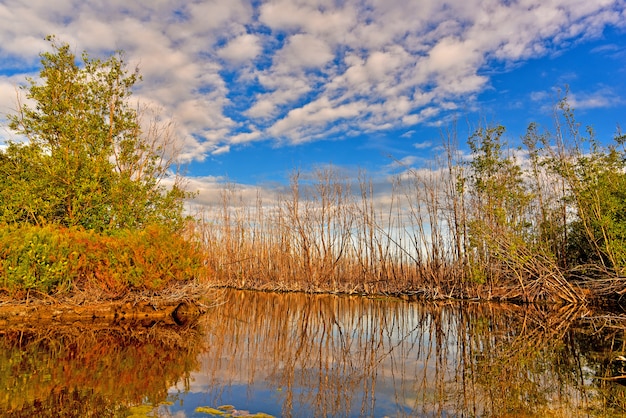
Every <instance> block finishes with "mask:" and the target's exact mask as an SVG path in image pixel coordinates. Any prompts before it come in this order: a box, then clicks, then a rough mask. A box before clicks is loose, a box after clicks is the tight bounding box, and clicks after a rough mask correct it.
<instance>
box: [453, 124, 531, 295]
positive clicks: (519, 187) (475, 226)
mask: <svg viewBox="0 0 626 418" xmlns="http://www.w3.org/2000/svg"><path fill="white" fill-rule="evenodd" d="M504 132H505V128H504V127H503V126H495V127H489V128H481V129H478V130H477V131H476V132H475V133H474V134H473V135H471V136H470V137H469V139H468V145H469V147H470V149H471V151H472V159H471V161H470V162H469V175H468V177H467V178H466V179H464V183H466V185H467V186H466V187H467V189H466V191H467V192H468V193H469V196H468V203H469V208H470V214H469V219H468V221H469V223H468V226H469V229H468V233H469V238H470V249H471V252H470V254H469V260H470V267H471V268H472V271H471V272H470V273H471V274H470V276H471V277H472V278H473V279H474V280H477V281H479V282H483V281H485V280H486V281H487V282H489V283H491V284H493V281H494V280H495V279H496V278H497V277H499V276H501V275H502V267H501V266H499V265H498V264H499V263H500V262H502V261H503V259H502V257H503V255H504V254H505V253H510V245H511V244H512V243H515V242H516V241H520V242H521V241H523V238H524V233H525V230H526V229H527V227H528V225H527V221H526V213H525V211H526V208H527V206H528V202H529V201H530V198H531V195H530V193H529V191H528V190H527V186H526V184H525V183H524V181H523V176H522V170H521V168H520V166H519V164H517V163H516V161H515V159H514V158H513V157H512V156H511V155H508V154H507V153H505V151H504V149H503V146H504V145H505V144H504V140H503V138H502V135H503V134H504Z"/></svg>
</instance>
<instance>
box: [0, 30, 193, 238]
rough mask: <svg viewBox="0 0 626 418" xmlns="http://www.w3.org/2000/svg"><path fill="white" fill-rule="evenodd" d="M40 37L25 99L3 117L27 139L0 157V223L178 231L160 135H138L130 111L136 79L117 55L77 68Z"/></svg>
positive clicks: (180, 195)
mask: <svg viewBox="0 0 626 418" xmlns="http://www.w3.org/2000/svg"><path fill="white" fill-rule="evenodd" d="M49 40H50V42H51V46H52V52H44V53H42V54H41V64H42V69H41V71H40V80H41V81H38V80H35V79H30V78H29V79H27V84H26V85H25V86H23V87H22V89H23V90H24V91H25V92H26V97H27V98H28V99H29V101H28V103H25V104H21V105H20V107H19V110H18V112H17V114H15V115H10V116H9V120H10V123H9V127H10V128H11V129H12V130H14V131H15V132H17V133H18V134H20V135H23V136H24V137H26V138H27V142H26V143H22V142H19V143H18V142H14V143H10V144H9V146H8V148H7V149H6V150H4V151H2V152H0V179H1V180H0V204H1V205H0V207H2V211H1V212H0V221H4V222H8V223H29V224H46V223H53V224H60V225H64V226H68V227H72V226H81V227H83V228H87V229H93V230H96V231H106V230H114V229H118V228H133V229H136V228H142V227H143V226H145V225H148V224H151V223H155V222H156V223H161V224H163V225H168V226H169V227H170V228H172V229H173V230H175V229H177V228H179V227H180V226H181V224H182V202H183V199H184V198H185V197H187V194H186V193H185V192H184V191H183V190H182V188H180V187H179V183H176V185H175V186H174V187H173V188H171V189H169V190H167V189H165V188H164V187H163V186H162V185H161V180H162V179H164V178H165V177H167V176H168V175H170V169H171V163H172V161H173V160H171V159H169V158H164V156H165V155H166V153H167V152H168V150H166V149H165V148H164V147H165V144H164V143H163V140H164V138H161V137H159V136H158V135H154V131H153V130H150V129H148V132H143V131H142V123H141V122H142V121H141V119H140V116H139V113H138V111H137V109H136V108H134V107H132V106H131V104H130V96H131V88H132V87H133V86H134V85H135V83H136V82H138V81H139V80H140V76H139V74H138V72H137V71H136V70H135V71H132V72H129V71H128V70H127V69H126V64H125V62H124V58H123V54H122V53H117V54H115V55H113V56H111V57H110V58H108V59H106V60H100V59H92V58H90V57H89V56H88V55H87V54H86V53H83V55H82V65H79V64H78V63H77V62H76V61H77V59H76V56H75V55H74V54H73V53H72V51H71V49H70V47H69V45H68V44H59V43H57V42H56V41H55V39H54V38H52V37H51V38H49ZM31 103H32V104H31ZM168 139H169V140H171V138H165V140H168Z"/></svg>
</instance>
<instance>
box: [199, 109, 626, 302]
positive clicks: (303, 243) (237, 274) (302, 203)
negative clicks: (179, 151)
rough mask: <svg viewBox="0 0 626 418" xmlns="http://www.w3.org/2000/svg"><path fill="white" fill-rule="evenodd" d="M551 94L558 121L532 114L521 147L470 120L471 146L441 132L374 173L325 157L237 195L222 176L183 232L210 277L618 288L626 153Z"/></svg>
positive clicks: (445, 291) (330, 285) (541, 293)
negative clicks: (285, 180)
mask: <svg viewBox="0 0 626 418" xmlns="http://www.w3.org/2000/svg"><path fill="white" fill-rule="evenodd" d="M560 106H561V110H562V112H563V115H564V116H558V117H556V121H557V122H559V121H561V119H560V118H564V120H565V122H566V123H565V122H564V123H563V124H564V125H567V127H569V128H567V129H565V128H562V127H561V125H559V124H558V123H557V132H556V133H555V134H548V133H539V131H538V128H537V127H536V126H535V125H532V124H531V125H530V126H529V128H528V131H527V134H526V135H525V136H524V137H523V138H522V142H523V143H524V147H523V149H520V148H512V147H508V145H507V143H506V141H505V136H504V133H505V129H504V128H503V127H502V126H488V127H479V128H478V129H476V130H475V132H474V134H472V135H471V136H470V137H469V138H468V141H467V142H468V145H469V148H470V150H471V153H470V154H468V153H467V152H463V151H462V150H461V148H460V147H459V146H458V143H457V139H456V133H454V132H451V133H447V134H446V135H445V136H444V137H443V140H442V147H441V149H442V150H443V151H442V153H441V154H440V155H439V156H437V157H436V158H435V159H433V160H432V161H431V162H430V163H429V164H428V165H425V166H422V167H417V168H416V167H410V166H405V165H403V164H402V163H401V162H396V163H397V167H398V173H397V174H396V175H393V176H390V177H388V178H386V179H383V180H382V181H381V180H378V181H376V182H375V181H374V180H373V179H372V178H370V177H368V175H367V174H366V173H364V172H360V173H359V174H358V175H356V176H355V175H354V174H350V173H344V172H342V171H341V170H340V169H338V168H334V167H325V168H320V169H318V170H316V171H315V172H313V173H308V174H303V173H301V172H295V173H294V174H293V175H292V176H291V178H290V182H289V185H288V186H286V187H284V188H279V189H275V190H274V191H273V195H271V196H268V195H267V194H265V195H262V193H261V191H260V190H259V192H258V193H257V195H256V198H254V199H246V198H245V196H244V194H243V192H242V191H241V190H238V188H237V187H236V186H233V185H230V186H225V187H224V189H223V190H222V192H221V201H220V203H219V204H215V205H213V206H210V207H204V208H203V209H202V210H201V211H199V212H198V213H197V216H196V217H195V218H194V219H195V220H194V221H192V222H191V223H190V225H189V228H190V234H192V235H193V236H196V237H198V239H199V240H200V241H201V243H202V245H203V246H204V248H205V255H206V260H205V262H206V266H207V267H208V270H209V272H208V276H209V277H210V281H211V282H212V283H214V284H217V285H219V286H227V287H235V288H242V289H264V290H279V291H306V292H342V293H365V294H402V295H408V297H425V298H430V299H442V298H463V299H488V300H505V299H506V300H517V301H522V302H544V301H548V302H559V303H579V302H589V301H593V302H602V301H605V300H607V299H610V300H613V301H614V300H617V299H619V298H621V296H622V295H623V293H624V292H625V289H626V277H625V276H626V246H625V245H623V243H624V242H626V236H623V235H624V234H623V233H622V232H621V231H622V230H626V228H625V227H624V225H623V223H624V222H623V219H622V218H623V217H620V216H621V215H619V213H621V212H620V210H617V209H616V208H618V209H619V207H620V205H622V206H621V207H622V209H624V210H626V199H624V197H623V192H621V191H620V189H619V184H621V183H620V182H621V181H623V182H626V175H625V174H624V173H626V171H624V168H625V167H624V164H625V163H624V161H626V157H625V158H623V159H622V160H620V159H619V158H618V157H619V156H625V154H626V151H624V150H618V149H617V148H616V147H615V146H609V147H607V148H601V147H599V145H598V143H597V142H595V140H594V139H584V138H583V139H581V137H580V134H579V133H578V131H577V129H578V128H577V127H576V126H577V125H575V124H574V123H573V122H572V121H571V114H570V113H569V112H570V111H569V108H567V105H566V104H563V103H561V104H560ZM568 129H569V130H568ZM620 138H621V137H620ZM566 139H569V141H570V142H571V144H570V145H567V144H566ZM623 142H624V141H622V142H619V140H618V141H617V144H620V143H621V144H622V148H623ZM585 144H587V145H588V147H589V149H592V150H593V152H592V153H591V154H590V153H589V152H587V151H585V150H584V149H583V145H585ZM619 161H621V164H622V166H620V167H621V169H620V170H621V171H619V170H618V172H617V174H615V170H617V168H619V167H617V166H618V165H619V164H620V163H619ZM619 173H621V174H619ZM592 180H593V181H592ZM594 182H595V183H594ZM625 184H626V183H625ZM603 188H604V189H606V190H604V189H603ZM598 190H600V192H601V193H604V196H607V198H606V199H605V200H604V201H603V200H602V199H603V198H602V196H603V195H602V194H601V193H600V197H597V196H596V195H598ZM616 196H617V197H616ZM620 196H621V197H620ZM610 199H613V200H610ZM620 199H621V200H620ZM605 202H609V203H605ZM609 204H610V205H613V206H609ZM620 234H621V235H620ZM620 245H621V246H620ZM622 259H623V260H622Z"/></svg>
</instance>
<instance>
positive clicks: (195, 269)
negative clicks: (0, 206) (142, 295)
mask: <svg viewBox="0 0 626 418" xmlns="http://www.w3.org/2000/svg"><path fill="white" fill-rule="evenodd" d="M202 260H203V257H202V254H201V253H200V251H199V249H198V248H197V246H196V245H195V244H193V243H191V242H189V241H186V240H184V239H183V238H181V237H179V236H176V235H172V234H171V233H170V231H169V229H167V228H165V227H162V226H159V225H150V226H147V227H146V228H145V229H144V230H141V231H131V230H120V231H118V232H117V233H116V234H115V235H112V236H105V235H102V234H97V233H95V232H93V231H87V230H84V229H82V228H65V227H62V226H53V225H48V226H44V227H39V226H20V227H16V226H5V227H3V228H0V288H2V289H3V290H4V291H5V292H6V293H8V294H9V295H12V296H15V297H20V296H23V294H24V293H25V292H29V291H39V292H43V293H54V294H63V293H67V292H69V291H72V290H80V291H90V290H91V291H97V293H99V294H104V295H107V296H121V295H123V294H125V293H126V292H128V291H135V290H149V291H159V290H162V289H165V288H167V287H168V286H170V285H172V284H175V283H177V282H184V281H188V280H190V279H195V278H198V277H200V276H202V272H203V261H202Z"/></svg>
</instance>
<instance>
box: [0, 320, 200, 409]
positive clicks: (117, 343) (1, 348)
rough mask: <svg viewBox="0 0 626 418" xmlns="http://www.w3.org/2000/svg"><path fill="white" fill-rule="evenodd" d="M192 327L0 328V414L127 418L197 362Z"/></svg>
mask: <svg viewBox="0 0 626 418" xmlns="http://www.w3.org/2000/svg"><path fill="white" fill-rule="evenodd" d="M200 335H201V334H200V333H199V332H198V330H197V328H196V327H194V326H188V327H179V326H176V325H175V324H165V323H152V322H148V323H143V324H138V323H132V324H128V323H119V322H118V323H109V322H105V323H82V322H76V323H74V324H67V325H60V324H55V325H48V326H47V327H39V326H37V325H33V324H19V325H15V326H12V327H7V328H5V329H2V330H0V337H1V338H0V385H1V387H2V388H3V390H2V392H1V393H0V415H1V416H11V417H48V416H49V417H88V416H93V417H108V416H128V415H130V414H131V412H132V409H131V407H132V406H134V405H141V404H145V403H154V404H155V405H156V404H158V402H162V401H164V400H165V399H166V397H167V395H168V394H167V391H168V388H170V387H171V386H172V385H173V384H175V383H176V382H177V381H180V379H181V378H185V377H186V376H188V375H189V373H190V371H191V370H194V369H197V368H198V363H197V355H198V352H199V348H200V344H201V339H200Z"/></svg>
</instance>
